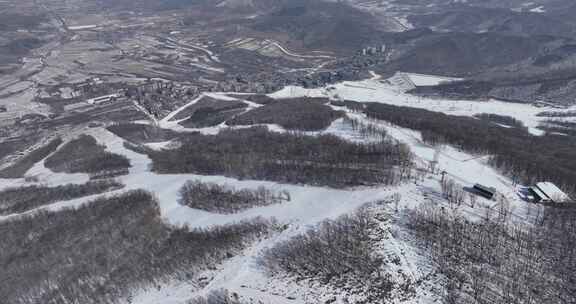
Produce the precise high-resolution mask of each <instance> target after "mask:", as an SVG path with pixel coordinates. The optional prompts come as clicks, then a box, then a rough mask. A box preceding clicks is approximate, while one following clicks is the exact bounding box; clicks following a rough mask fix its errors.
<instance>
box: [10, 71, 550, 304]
mask: <svg viewBox="0 0 576 304" xmlns="http://www.w3.org/2000/svg"><path fill="white" fill-rule="evenodd" d="M226 94H227V93H211V95H210V96H211V97H214V98H226V97H225V95H226ZM271 96H272V97H275V98H287V97H302V96H318V97H330V98H337V99H348V100H355V101H371V102H384V103H390V104H394V105H401V106H410V107H417V108H425V109H428V110H432V111H439V112H444V113H447V114H452V115H466V116H473V115H475V114H478V113H495V114H500V115H508V116H513V117H515V118H517V119H519V120H522V121H523V122H524V123H525V124H526V125H527V126H529V127H530V128H531V130H532V131H534V132H536V129H535V127H536V126H537V125H538V123H539V121H540V119H541V118H540V117H537V116H535V115H536V114H537V113H539V112H541V111H545V110H551V109H547V108H540V107H535V106H532V105H522V104H509V103H504V102H499V101H488V102H475V101H442V100H428V99H420V98H417V97H413V96H410V95H408V94H406V93H404V92H403V91H401V90H399V89H398V88H395V87H394V86H393V85H390V84H388V83H386V82H383V81H382V80H381V79H379V77H377V76H376V75H375V77H374V78H372V79H369V80H364V81H358V82H343V83H339V84H336V85H333V86H330V87H326V88H319V89H312V90H306V89H302V88H297V87H288V88H285V89H283V90H281V91H279V92H277V93H274V94H271ZM251 106H256V105H251ZM182 109H183V108H182ZM182 109H178V110H176V111H175V112H174V113H172V115H170V116H169V117H173V116H174V115H176V114H177V112H178V111H181V110H182ZM339 109H340V110H345V109H343V108H339ZM555 110H557V109H555ZM347 115H348V116H350V117H352V118H356V119H359V120H361V121H363V122H365V123H366V124H377V125H378V127H380V128H384V129H386V130H387V132H388V134H389V136H391V137H392V138H394V139H395V140H397V141H399V142H402V143H404V144H406V145H408V146H409V147H410V149H411V150H412V152H413V153H414V155H415V157H416V162H417V163H418V164H420V166H421V167H426V166H427V164H428V163H429V162H430V161H431V160H433V159H434V158H435V154H437V151H438V149H437V148H435V147H431V146H429V145H427V144H425V143H423V142H422V140H421V135H420V133H419V132H416V131H413V130H408V129H404V128H400V127H396V126H394V125H390V124H385V123H379V122H374V121H371V120H368V119H367V118H366V117H365V116H364V115H362V114H358V113H351V112H349V113H347ZM159 124H160V125H161V126H162V127H166V128H171V129H175V130H179V131H182V130H181V126H176V125H177V123H174V122H170V121H169V118H168V119H164V120H162V121H160V122H159ZM224 127H225V126H223V125H221V126H218V127H216V128H211V129H210V130H209V132H206V133H215V132H218V130H219V129H220V128H224ZM270 127H271V129H272V130H274V131H277V132H283V131H284V130H283V129H282V128H280V127H278V126H274V125H271V126H270ZM75 133H77V134H81V133H84V134H88V135H92V136H94V137H95V138H96V139H97V141H98V142H99V143H101V144H103V145H105V146H106V148H107V150H109V151H110V152H113V153H117V154H120V155H124V156H126V157H128V158H129V159H130V161H131V164H132V168H130V172H129V174H128V175H126V176H122V177H119V178H118V179H119V181H120V182H122V183H124V184H125V185H126V187H125V188H124V189H121V190H117V191H114V192H112V193H108V194H104V195H113V194H117V193H121V192H124V191H129V190H131V189H144V190H148V191H150V192H153V193H154V194H155V195H156V197H157V198H158V201H159V204H160V211H161V214H162V217H163V220H164V221H165V222H166V223H167V224H170V225H175V226H182V225H187V226H189V227H192V228H194V227H198V228H207V227H212V226H216V225H224V224H230V223H234V222H237V221H240V220H245V219H251V218H254V217H258V216H261V217H266V218H276V219H277V220H278V221H279V222H280V223H283V224H288V229H286V230H284V231H282V232H279V233H277V234H274V236H272V237H270V238H268V239H266V240H264V241H261V242H259V243H257V244H255V245H254V246H253V247H251V248H249V249H247V250H246V251H245V252H244V253H243V254H241V255H238V256H235V257H233V258H231V259H230V260H228V261H226V262H225V263H223V264H222V265H220V266H219V267H218V268H217V269H215V270H210V271H207V272H206V273H204V274H202V275H203V276H205V277H207V278H208V280H209V283H208V285H207V286H206V287H204V288H200V287H198V286H197V285H194V284H191V283H184V282H180V281H174V282H169V283H165V284H164V285H161V286H159V288H158V286H150V287H149V288H142V289H139V290H137V291H135V292H134V296H133V298H132V300H131V302H130V303H137V304H153V303H160V302H161V303H170V304H184V303H186V301H187V300H189V299H190V298H192V297H194V296H197V295H204V294H207V293H208V292H209V291H211V290H218V289H222V288H224V289H228V290H230V291H232V292H235V293H237V294H239V295H240V296H241V297H242V298H243V299H252V300H253V301H255V303H258V301H261V302H262V303H280V304H282V303H294V304H306V303H321V302H322V301H323V300H324V299H325V298H326V297H329V296H333V295H334V294H335V293H336V294H337V293H338V291H335V290H331V289H329V288H327V287H326V286H322V285H320V284H311V285H310V284H308V283H306V282H297V281H294V280H291V279H290V278H285V279H282V280H279V279H277V278H270V277H269V276H267V274H266V273H265V271H264V269H262V267H261V266H260V265H259V263H258V258H259V256H260V255H261V253H262V251H263V250H265V249H267V248H270V247H272V246H274V245H275V244H278V243H280V242H283V241H285V240H288V239H290V238H291V237H293V236H295V235H298V234H300V233H303V232H304V231H306V230H307V229H310V228H313V227H314V226H315V225H317V224H318V223H320V222H321V221H323V220H326V219H335V218H337V217H339V216H341V215H344V214H350V213H352V212H354V211H355V210H357V209H358V208H359V207H360V206H363V205H364V204H366V203H369V202H375V201H382V200H388V199H389V198H390V196H391V195H393V194H395V193H399V194H401V197H402V199H401V201H400V208H414V207H417V206H419V205H421V204H424V203H431V204H440V205H446V206H448V205H447V202H446V201H445V200H444V199H443V198H442V196H441V194H440V179H441V177H440V176H439V175H430V174H428V175H427V176H426V178H425V179H423V180H421V181H417V182H413V183H409V184H406V185H403V186H399V187H384V186H380V187H360V188H355V189H331V188H324V187H311V186H302V185H288V184H280V183H275V182H266V181H250V180H237V179H234V178H227V177H223V176H200V175H194V174H166V175H159V174H156V173H154V172H151V171H150V165H151V160H150V159H149V158H148V157H147V156H146V155H143V154H139V153H136V152H134V151H132V150H129V149H126V148H125V147H124V140H123V139H122V138H119V137H117V136H116V135H114V134H112V133H110V132H109V131H107V130H106V129H104V128H87V129H84V130H78V131H77V132H75ZM321 133H329V134H334V135H337V136H340V137H342V138H344V139H347V140H352V141H371V140H374V139H373V138H367V137H365V136H362V135H361V134H359V133H358V132H356V131H354V130H353V129H351V128H349V127H348V126H347V125H346V124H344V123H343V120H342V119H339V120H336V121H335V122H334V123H333V124H332V125H331V126H330V127H329V128H328V129H326V130H325V131H322V132H314V133H310V135H315V134H321ZM167 144H168V143H162V145H158V146H157V147H156V146H155V148H157V149H161V148H162V147H164V146H165V145H167ZM485 160H486V156H485V155H471V154H468V153H465V152H462V151H458V150H457V149H454V148H453V147H450V146H445V147H443V148H442V149H441V150H440V152H439V157H438V162H439V168H440V169H441V170H445V171H446V172H447V174H448V177H449V178H451V179H453V180H455V181H456V182H457V183H459V184H461V185H462V186H471V185H473V184H474V183H482V184H484V185H486V186H490V187H495V188H496V189H497V190H498V192H500V193H501V194H502V195H503V196H504V197H505V198H506V199H507V200H508V202H510V205H511V211H512V214H513V218H514V219H515V220H518V221H524V220H526V219H527V218H528V217H529V212H528V211H529V206H528V205H527V204H526V203H525V202H523V201H522V200H521V199H520V198H519V197H518V196H517V195H516V188H515V186H514V185H513V184H512V182H511V181H510V180H509V179H508V178H507V177H505V176H503V175H501V174H499V173H498V172H497V171H496V170H494V169H492V168H490V167H489V166H488V165H487V164H486V161H485ZM28 173H29V174H30V175H35V176H36V177H37V178H38V181H37V183H39V184H48V185H51V186H53V185H61V184H67V183H82V182H85V181H86V180H87V176H85V175H76V174H62V173H58V174H56V173H54V172H51V171H50V170H49V169H47V168H46V167H45V166H44V165H43V162H39V163H38V164H36V165H35V166H34V167H33V168H32V169H31V170H30V171H29V172H28ZM193 179H198V180H201V181H204V182H215V183H219V184H228V185H232V186H235V187H240V188H252V189H253V188H257V187H259V186H266V187H268V188H270V189H272V190H278V191H280V190H287V191H289V192H290V194H291V198H292V199H291V201H290V202H286V203H283V204H279V205H272V206H266V207H257V208H253V209H249V210H246V211H243V212H240V213H237V214H230V215H223V214H215V213H210V212H206V211H201V210H195V209H191V208H189V207H186V206H182V205H180V204H179V203H178V190H179V189H180V187H181V186H182V185H183V184H184V183H185V182H186V181H188V180H193ZM23 184H26V182H25V181H24V180H23V179H12V180H0V189H3V188H6V187H11V186H16V185H23ZM98 196H99V195H94V196H90V197H85V198H80V199H75V200H71V201H64V202H57V203H54V204H51V205H48V206H44V207H40V208H38V209H35V210H31V211H29V212H27V213H28V214H33V213H34V212H37V211H39V210H42V209H46V210H52V211H57V210H60V209H61V208H66V207H77V206H79V205H82V204H85V203H87V202H89V201H91V200H93V199H94V198H95V197H98ZM497 207H498V206H497V203H496V202H495V201H489V200H486V199H482V198H478V203H477V205H476V206H475V207H474V208H472V207H471V206H467V205H464V206H462V207H461V208H460V210H459V211H458V212H462V213H463V214H466V215H469V216H470V218H481V217H482V216H484V215H485V214H486V212H487V210H494V209H496V208H497ZM383 208H384V207H383ZM19 216H21V215H11V216H7V217H0V220H4V219H6V218H17V217H19ZM391 229H401V228H399V227H391ZM399 235H400V236H390V237H388V238H387V239H386V241H385V244H383V246H385V247H386V248H388V249H387V250H390V251H393V252H399V253H401V254H402V256H403V258H404V262H403V263H402V266H401V269H402V271H404V272H405V273H408V274H410V275H411V276H413V277H414V278H420V277H423V276H424V275H425V274H426V273H427V271H429V270H430V267H431V266H429V265H428V266H427V262H426V260H425V259H423V258H422V257H421V256H420V255H419V253H418V250H417V249H416V248H413V247H412V246H411V245H410V243H409V242H407V240H406V239H405V238H404V237H402V236H405V235H406V234H405V233H404V234H402V233H400V234H399ZM342 292H343V293H344V291H342ZM351 296H353V295H351ZM288 298H290V299H288ZM336 299H337V301H341V300H342V297H337V298H336ZM435 300H436V299H435V297H434V296H433V295H431V294H430V293H429V292H427V291H426V290H423V289H422V290H417V295H416V296H415V297H414V298H411V299H410V300H408V301H403V302H400V301H398V303H434V301H435ZM127 303H128V302H127ZM340 303H342V302H340Z"/></svg>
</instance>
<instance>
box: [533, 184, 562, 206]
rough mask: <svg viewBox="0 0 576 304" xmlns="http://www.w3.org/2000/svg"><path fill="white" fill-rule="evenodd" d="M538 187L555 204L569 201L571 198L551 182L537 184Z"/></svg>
mask: <svg viewBox="0 0 576 304" xmlns="http://www.w3.org/2000/svg"><path fill="white" fill-rule="evenodd" d="M536 187H538V189H540V190H541V191H542V192H544V194H545V195H546V196H547V197H549V198H550V199H551V200H552V201H554V202H565V201H569V200H570V197H569V196H568V195H567V194H566V193H564V192H563V191H562V190H560V188H558V187H557V186H556V185H554V184H553V183H551V182H541V183H537V184H536Z"/></svg>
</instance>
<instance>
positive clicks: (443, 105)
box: [270, 75, 576, 135]
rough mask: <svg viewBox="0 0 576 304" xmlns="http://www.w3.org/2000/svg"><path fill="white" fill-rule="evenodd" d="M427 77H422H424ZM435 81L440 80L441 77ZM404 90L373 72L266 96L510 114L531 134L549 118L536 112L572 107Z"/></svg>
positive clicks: (460, 112) (458, 112)
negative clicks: (358, 78)
mask: <svg viewBox="0 0 576 304" xmlns="http://www.w3.org/2000/svg"><path fill="white" fill-rule="evenodd" d="M430 77H431V76H428V75H427V76H426V78H427V79H429V78H430ZM438 81H440V82H441V80H438ZM405 89H406V88H404V87H403V86H402V85H399V84H393V83H391V82H390V81H388V80H385V79H381V78H380V77H378V76H377V75H375V76H374V77H373V78H371V79H367V80H363V81H345V82H341V83H338V84H335V85H332V86H328V87H325V88H318V89H304V88H301V87H294V86H289V87H286V88H284V89H282V90H280V91H278V92H276V93H273V94H270V96H271V97H274V98H290V97H302V96H310V97H330V98H333V99H341V100H353V101H358V102H379V103H386V104H390V105H395V106H405V107H412V108H419V109H426V110H429V111H435V112H442V113H445V114H449V115H459V116H474V115H477V114H482V113H487V114H498V115H503V116H511V117H514V118H516V119H517V120H519V121H522V122H523V123H524V125H525V126H526V127H528V128H529V131H530V132H531V133H532V134H535V135H542V134H543V132H542V131H541V130H539V129H537V127H538V125H539V124H540V123H542V122H544V121H545V120H547V119H549V118H547V117H539V116H537V114H538V113H541V112H543V111H574V110H576V106H573V107H571V108H568V109H562V110H559V109H558V108H555V107H552V106H545V105H532V104H521V103H510V102H504V101H499V100H494V99H492V100H488V101H476V100H446V99H432V98H424V97H419V96H414V95H411V94H408V93H406V92H405ZM569 120H572V121H576V118H570V119H569Z"/></svg>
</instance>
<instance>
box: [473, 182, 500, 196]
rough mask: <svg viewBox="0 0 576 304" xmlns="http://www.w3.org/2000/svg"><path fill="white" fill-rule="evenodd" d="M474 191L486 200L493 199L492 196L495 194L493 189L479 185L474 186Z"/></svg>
mask: <svg viewBox="0 0 576 304" xmlns="http://www.w3.org/2000/svg"><path fill="white" fill-rule="evenodd" d="M474 190H475V191H476V193H477V194H479V195H482V196H483V197H485V198H487V199H492V198H493V197H494V195H495V194H496V189H495V188H492V187H486V186H484V185H480V184H475V185H474Z"/></svg>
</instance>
